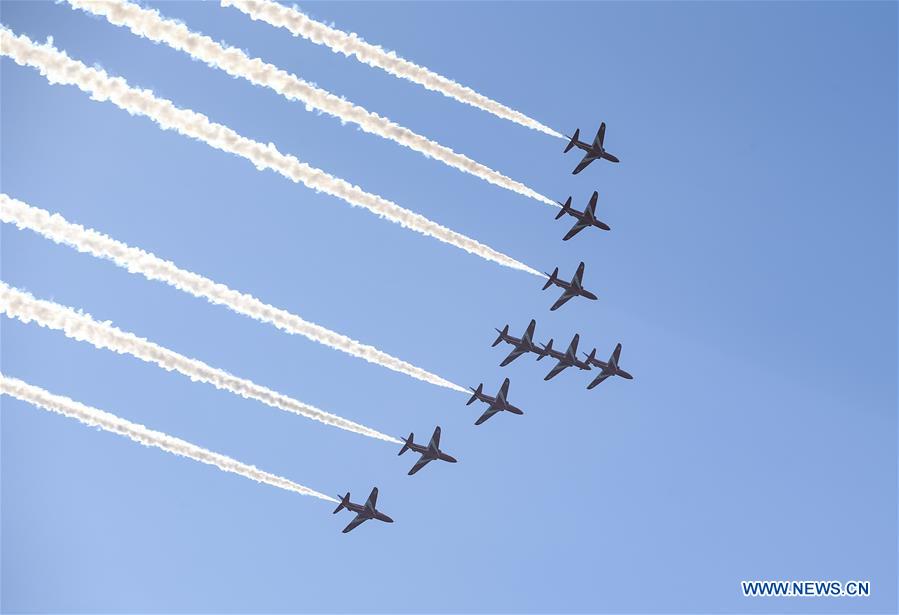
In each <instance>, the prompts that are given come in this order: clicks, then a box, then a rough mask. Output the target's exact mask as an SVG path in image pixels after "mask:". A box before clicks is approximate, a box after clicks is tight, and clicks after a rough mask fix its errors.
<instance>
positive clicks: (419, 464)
mask: <svg viewBox="0 0 899 615" xmlns="http://www.w3.org/2000/svg"><path fill="white" fill-rule="evenodd" d="M430 461H431V458H430V457H425V456H424V455H422V456H421V457H420V458H419V460H418V461H416V462H415V465H414V466H412V469H411V470H409V476H412V475H413V474H415V473H416V472H418V471H419V470H421V469H422V468H423V467H425V466H426V465H428V462H430Z"/></svg>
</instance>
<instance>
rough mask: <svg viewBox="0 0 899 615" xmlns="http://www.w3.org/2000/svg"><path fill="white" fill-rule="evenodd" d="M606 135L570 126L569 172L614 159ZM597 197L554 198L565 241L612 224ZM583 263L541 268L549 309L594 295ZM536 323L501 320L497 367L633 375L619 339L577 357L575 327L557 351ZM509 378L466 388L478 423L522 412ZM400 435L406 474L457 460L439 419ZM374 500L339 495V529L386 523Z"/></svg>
mask: <svg viewBox="0 0 899 615" xmlns="http://www.w3.org/2000/svg"><path fill="white" fill-rule="evenodd" d="M605 135H606V124H605V122H602V123H601V124H600V125H599V131H598V132H597V133H596V137H595V138H594V139H593V143H584V142H583V141H581V140H580V138H579V137H580V130H579V129H578V130H575V131H574V135H573V136H571V137H569V139H570V141H569V143H568V145H567V146H566V147H565V153H567V152H569V151H570V150H571V149H572V148H574V147H577V148H578V149H581V150H583V151H584V152H586V153H585V155H584V157H583V159H582V160H581V161H580V162H579V163H578V165H577V166H576V167H575V168H574V171H573V174H574V175H577V174H578V173H580V172H581V171H583V170H584V169H585V168H586V167H587V166H589V165H590V163H591V162H593V161H594V160H598V159H600V158H602V159H604V160H608V161H609V162H618V158H616V157H615V156H613V155H612V154H610V153H609V152H607V151H606V149H605V145H604V143H603V142H604V140H605ZM598 200H599V193H598V192H596V191H594V192H593V195H592V196H591V197H590V201H589V202H588V203H587V206H586V207H584V210H583V211H578V210H577V209H575V208H574V207H572V206H571V197H570V196H569V197H568V199H567V200H566V201H565V203H559V205H560V206H561V208H562V209H561V210H560V211H559V213H558V215H557V216H556V220H559V219H561V218H562V217H563V216H566V215H568V216H571V217H572V218H574V219H575V223H574V226H572V227H571V228H570V229H569V231H568V232H567V233H566V234H565V236H564V237H563V238H562V240H563V241H568V240H569V239H571V238H572V237H574V236H575V235H577V234H578V233H580V232H581V231H583V230H584V229H586V228H590V227H596V228H598V229H600V230H603V231H608V230H611V229H610V227H609V225H608V224H606V223H605V222H603V221H601V220H599V219H598V218H597V217H596V204H597V201H598ZM584 269H585V265H584V263H583V262H581V263H580V265H578V268H577V270H576V271H575V273H574V276H573V277H572V278H571V280H570V281H565V280H563V279H561V278H559V268H558V267H556V268H555V269H554V270H553V272H552V273H551V274H546V276H547V280H546V284H544V286H543V290H547V289H549V288H550V287H551V286H556V287H558V288H561V289H562V295H561V296H560V297H559V298H558V299H557V300H556V302H555V303H553V305H552V307H551V308H550V311H556V310H558V309H559V308H560V307H562V306H563V305H565V303H567V302H568V301H570V300H571V299H573V298H574V297H584V298H585V299H590V300H592V301H595V300H596V299H597V296H596V295H595V294H594V293H592V292H590V291H589V290H587V289H585V288H584ZM536 329H537V321H536V320H533V319H532V320H531V322H530V323H529V324H528V326H527V328H526V329H525V330H524V333H523V334H522V335H521V337H515V336H514V335H511V334H510V333H509V325H506V326H504V327H503V328H502V329H501V330H500V329H496V332H497V333H498V336H497V338H496V340H495V341H494V342H493V346H498V345H499V344H500V343H506V344H509V345H510V346H512V350H511V352H509V354H508V355H507V356H506V357H505V358H504V359H503V360H502V362H501V363H500V366H501V367H505V366H507V365H509V364H510V363H512V362H513V361H514V360H515V359H517V358H518V357H520V356H522V355H525V354H533V355H535V356H536V357H537V361H540V360H542V359H543V358H544V357H550V358H552V359H555V361H556V364H555V365H554V366H553V367H552V369H550V370H549V373H547V374H546V376H545V377H544V378H543V379H544V380H551V379H552V378H555V377H556V376H558V375H559V374H560V373H562V372H563V371H565V370H566V369H568V368H569V367H576V368H577V369H578V370H581V371H592V370H593V369H598V370H599V374H598V375H597V376H596V377H595V378H594V379H593V380H592V381H591V382H590V384H588V385H587V388H588V389H593V388H595V387H596V386H598V385H599V384H600V383H602V382H604V381H605V380H607V379H608V378H611V377H612V376H618V377H620V378H624V379H626V380H633V376H631V375H630V374H629V373H628V372H626V371H624V370H623V369H621V367H620V366H619V360H620V359H621V344H617V345H616V346H615V350H614V351H612V354H611V355H610V356H609V360H608V361H603V360H601V359H597V358H596V348H594V349H593V350H591V351H590V353H589V354H588V353H582V354H583V357H584V358H583V359H579V358H578V343H579V342H580V334H577V333H576V334H575V335H574V337H573V338H572V340H571V343H570V344H569V345H568V348H567V349H566V350H565V352H560V351H558V350H554V349H553V340H552V339H550V340H549V341H548V342H547V343H546V344H538V343H537V342H535V341H534V334H535V333H536ZM509 384H510V383H509V379H508V378H506V379H505V380H503V384H502V386H500V388H499V391H497V393H496V395H495V396H491V395H487V394H486V393H484V385H483V383H481V384H479V385H478V387H477V388H476V389H475V388H471V389H470V390H471V392H472V395H471V398H470V399H469V400H468V403H467V404H466V405H469V406H470V405H471V404H473V403H474V402H476V401H479V402H481V403H484V404H486V405H487V409H486V410H485V411H484V413H483V414H481V416H479V417H478V419H477V420H476V421H475V423H474V424H475V425H481V424H482V423H484V422H485V421H487V420H488V419H490V418H491V417H492V416H494V415H496V414H499V413H500V412H508V413H510V414H518V415H521V414H524V412H523V411H522V410H521V409H520V408H518V407H516V406H514V405H512V404H511V403H509V400H508V396H509ZM402 441H403V446H402V448H401V449H400V452H399V455H402V454H404V453H405V452H406V451H412V452H414V453H418V454H419V458H418V460H416V462H415V464H414V465H413V466H412V468H411V469H410V470H409V475H410V476H412V475H413V474H415V473H417V472H418V471H419V470H421V469H422V468H423V467H425V466H426V465H428V464H429V463H430V462H432V461H445V462H448V463H456V458H455V457H452V456H451V455H448V454H447V453H445V452H443V451H442V450H441V449H440V426H439V425H438V426H437V427H436V428H435V429H434V433H433V435H432V436H431V439H430V441H429V442H428V444H427V445H422V444H416V443H415V434H412V433H410V434H409V437H408V438H402ZM377 503H378V488H377V487H375V488H374V489H372V490H371V494H370V495H369V496H368V499H367V500H366V501H365V504H355V503H353V502H352V501H350V494H349V493H347V494H346V495H344V496H340V504H339V505H338V506H337V508H336V509H335V510H334V514H337V513H339V512H340V511H341V510H344V509H346V510H349V511H351V512H354V513H356V516H355V517H354V518H353V520H352V521H350V523H349V524H348V525H347V526H346V527H345V528H344V529H343V532H344V533H347V532H350V531H352V530H353V529H354V528H356V527H358V526H359V525H361V524H362V523H364V522H365V521H368V520H369V519H375V520H377V521H383V522H385V523H393V519H391V518H390V517H388V516H387V515H385V514H384V513H382V512H380V511H379V510H378V509H377Z"/></svg>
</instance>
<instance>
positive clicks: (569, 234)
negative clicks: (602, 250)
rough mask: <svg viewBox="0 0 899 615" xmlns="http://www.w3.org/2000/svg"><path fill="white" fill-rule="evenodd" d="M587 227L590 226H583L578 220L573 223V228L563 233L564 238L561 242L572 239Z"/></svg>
mask: <svg viewBox="0 0 899 615" xmlns="http://www.w3.org/2000/svg"><path fill="white" fill-rule="evenodd" d="M588 226H590V225H589V224H585V223H583V222H581V221H580V220H578V221H577V222H575V223H574V226H572V227H571V230H570V231H568V232H567V233H565V236H564V237H562V241H568V240H569V239H571V238H572V237H574V236H575V235H577V234H578V233H580V232H581V231H582V230H584V229H585V228H587V227H588Z"/></svg>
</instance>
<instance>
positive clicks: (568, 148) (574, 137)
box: [563, 128, 581, 154]
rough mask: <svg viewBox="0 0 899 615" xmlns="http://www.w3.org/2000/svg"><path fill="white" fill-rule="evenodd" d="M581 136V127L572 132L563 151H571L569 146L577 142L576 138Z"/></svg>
mask: <svg viewBox="0 0 899 615" xmlns="http://www.w3.org/2000/svg"><path fill="white" fill-rule="evenodd" d="M580 136H581V129H580V128H578V129H577V130H575V131H574V134H573V135H571V141H569V142H568V145H567V146H566V147H565V151H564V152H563V153H565V154H567V153H568V152H570V151H571V148H572V147H574V145H575V144H576V143H577V141H578V139H579V138H580Z"/></svg>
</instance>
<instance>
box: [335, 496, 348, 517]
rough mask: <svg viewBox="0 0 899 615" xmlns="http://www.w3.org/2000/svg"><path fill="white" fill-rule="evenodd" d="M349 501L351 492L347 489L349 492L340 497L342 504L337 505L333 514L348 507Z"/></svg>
mask: <svg viewBox="0 0 899 615" xmlns="http://www.w3.org/2000/svg"><path fill="white" fill-rule="evenodd" d="M349 503H350V492H349V491H347V492H346V495H345V496H343V497H341V498H340V504H338V505H337V508H335V509H334V512H333V513H332V514H335V515H336V514H337V513H339V512H340V511H341V510H343V509H344V508H346V507H347V504H349Z"/></svg>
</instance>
